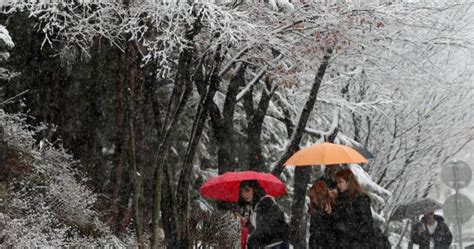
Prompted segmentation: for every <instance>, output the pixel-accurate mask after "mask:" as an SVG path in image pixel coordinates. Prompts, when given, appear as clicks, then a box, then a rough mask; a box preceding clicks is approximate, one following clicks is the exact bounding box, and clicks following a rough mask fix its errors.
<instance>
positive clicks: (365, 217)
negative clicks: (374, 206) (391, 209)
mask: <svg viewBox="0 0 474 249" xmlns="http://www.w3.org/2000/svg"><path fill="white" fill-rule="evenodd" d="M334 216H335V223H336V224H335V230H336V237H337V243H338V245H337V248H340V249H346V248H353V249H372V248H375V246H374V237H375V233H374V221H373V219H372V210H371V209H370V198H369V197H368V196H367V195H366V194H364V193H359V194H357V195H356V196H355V197H354V200H352V201H351V200H350V199H349V195H348V194H347V191H346V192H343V193H340V194H339V195H338V196H337V197H336V208H335V210H334Z"/></svg>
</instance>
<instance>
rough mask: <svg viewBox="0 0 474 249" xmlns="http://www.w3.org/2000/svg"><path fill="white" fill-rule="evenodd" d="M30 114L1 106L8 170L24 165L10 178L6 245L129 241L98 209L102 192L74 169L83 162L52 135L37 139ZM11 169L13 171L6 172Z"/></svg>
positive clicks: (109, 243) (0, 114)
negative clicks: (98, 193)
mask: <svg viewBox="0 0 474 249" xmlns="http://www.w3.org/2000/svg"><path fill="white" fill-rule="evenodd" d="M25 118H26V117H25V116H21V115H11V114H7V113H5V112H4V111H3V110H2V109H0V125H1V127H2V128H3V130H4V132H3V138H2V140H3V142H4V143H5V144H6V145H7V148H8V149H7V150H8V151H9V153H8V155H7V156H8V159H7V166H4V167H5V168H4V169H2V170H4V171H7V170H12V169H14V168H18V170H17V172H16V175H15V178H13V179H8V178H7V181H8V182H7V184H8V185H9V188H8V198H7V200H6V206H5V215H4V216H5V217H4V222H5V224H4V227H5V230H6V231H8V234H7V235H6V236H5V237H4V240H3V244H2V246H13V245H14V246H19V247H62V246H78V245H80V246H91V247H95V246H114V247H124V246H125V244H124V243H123V242H121V241H120V240H119V239H117V238H116V237H115V236H113V235H112V233H111V231H110V230H109V229H108V228H107V226H106V225H105V224H104V223H103V222H101V221H100V220H99V215H98V214H97V213H96V212H95V211H94V210H93V208H92V207H93V204H94V202H95V201H96V198H97V196H96V194H95V193H93V192H92V191H91V190H90V189H89V188H88V187H87V186H86V185H85V182H84V181H83V180H80V179H84V178H83V176H81V175H80V174H79V172H78V171H76V170H75V169H74V165H75V164H77V163H78V162H76V161H74V160H73V158H72V156H71V155H69V154H68V153H66V152H65V151H64V149H62V148H61V147H60V146H56V147H59V148H55V147H53V146H51V145H50V144H48V142H47V141H41V142H40V143H39V146H38V145H37V144H36V143H35V139H34V138H33V135H35V132H36V131H37V130H38V128H35V127H31V126H27V125H26V124H25V122H24V121H25ZM4 173H8V172H4Z"/></svg>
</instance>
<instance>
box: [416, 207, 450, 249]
mask: <svg viewBox="0 0 474 249" xmlns="http://www.w3.org/2000/svg"><path fill="white" fill-rule="evenodd" d="M411 240H412V242H413V243H414V244H417V245H419V248H420V249H447V248H449V246H450V245H451V242H452V241H453V235H452V234H451V231H449V227H448V225H446V223H444V218H443V217H441V216H439V215H435V214H434V212H429V213H427V214H425V215H424V216H423V217H422V218H421V222H419V223H417V224H415V226H414V229H412V233H411Z"/></svg>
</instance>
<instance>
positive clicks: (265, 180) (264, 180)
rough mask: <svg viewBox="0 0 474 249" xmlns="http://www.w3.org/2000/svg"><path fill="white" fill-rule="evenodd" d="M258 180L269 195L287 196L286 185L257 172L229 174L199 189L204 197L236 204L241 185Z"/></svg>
mask: <svg viewBox="0 0 474 249" xmlns="http://www.w3.org/2000/svg"><path fill="white" fill-rule="evenodd" d="M245 180H256V181H257V182H258V183H259V184H260V186H261V187H262V188H263V190H265V192H266V193H267V194H268V195H271V196H274V197H277V196H281V195H284V194H286V188H285V184H283V182H282V181H280V179H278V178H276V177H275V176H274V175H272V174H268V173H260V172H255V171H240V172H227V173H224V174H222V175H219V176H216V177H213V178H211V179H209V180H207V181H206V182H205V183H204V184H203V185H202V186H201V188H200V189H199V192H201V194H202V196H204V197H207V198H212V199H217V200H221V201H228V202H236V201H238V199H239V188H240V183H241V182H242V181H245Z"/></svg>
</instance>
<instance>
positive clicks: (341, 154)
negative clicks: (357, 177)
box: [285, 143, 367, 166]
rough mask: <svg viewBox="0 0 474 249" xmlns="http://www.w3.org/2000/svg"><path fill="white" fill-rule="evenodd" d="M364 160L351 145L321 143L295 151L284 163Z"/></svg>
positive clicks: (308, 163)
mask: <svg viewBox="0 0 474 249" xmlns="http://www.w3.org/2000/svg"><path fill="white" fill-rule="evenodd" d="M366 162H367V159H365V158H364V157H363V156H362V155H361V154H359V152H357V151H356V150H354V149H352V148H351V147H348V146H345V145H340V144H333V143H321V144H315V145H312V146H309V147H306V148H304V149H302V150H300V151H298V152H296V153H295V154H293V155H292V156H291V157H290V158H289V159H288V160H287V161H286V162H285V165H293V166H308V165H321V164H324V165H330V164H342V163H366Z"/></svg>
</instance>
